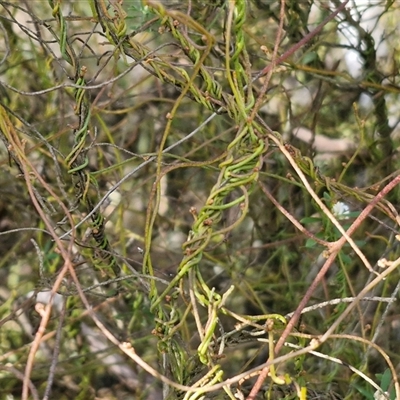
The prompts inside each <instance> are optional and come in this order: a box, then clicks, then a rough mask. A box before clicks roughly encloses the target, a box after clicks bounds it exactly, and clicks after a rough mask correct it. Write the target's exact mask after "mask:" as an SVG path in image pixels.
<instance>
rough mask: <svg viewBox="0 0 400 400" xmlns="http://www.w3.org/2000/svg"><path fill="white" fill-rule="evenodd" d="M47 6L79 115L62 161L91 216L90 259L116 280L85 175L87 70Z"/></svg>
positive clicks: (55, 4)
mask: <svg viewBox="0 0 400 400" xmlns="http://www.w3.org/2000/svg"><path fill="white" fill-rule="evenodd" d="M49 4H50V6H51V7H52V9H53V11H52V13H53V16H54V17H55V18H56V19H57V22H58V24H59V29H60V37H59V38H58V41H59V43H60V51H61V55H62V57H63V58H64V60H66V61H67V62H68V63H69V64H70V65H71V66H72V67H73V68H74V71H75V78H74V79H75V84H76V85H77V86H78V88H76V89H75V90H74V98H75V114H76V115H78V118H79V122H78V126H77V128H75V129H74V131H73V135H74V145H73V148H72V150H71V151H70V153H69V154H68V155H67V156H66V157H65V163H66V165H67V172H68V174H70V175H73V176H74V177H75V178H76V179H77V182H76V184H75V187H76V191H77V192H76V197H77V201H78V202H79V201H82V202H83V203H84V204H85V206H86V210H87V212H88V213H91V220H92V236H93V238H94V240H95V242H96V250H95V254H94V257H93V259H94V264H95V266H96V267H97V268H98V269H99V270H100V271H101V274H102V275H103V277H105V278H116V277H118V276H119V275H120V271H121V268H120V266H119V265H118V261H117V259H116V258H115V257H114V256H113V255H112V249H111V246H110V243H109V241H108V239H107V236H106V234H105V230H104V229H105V220H104V217H103V215H102V214H101V212H100V211H94V212H93V208H94V206H93V204H94V203H95V201H96V200H97V196H96V197H95V198H93V195H92V192H94V191H93V190H90V189H93V188H94V189H96V188H97V182H96V180H95V178H94V176H93V175H92V174H91V173H90V172H89V171H88V168H87V167H88V164H89V159H88V157H87V155H86V151H85V145H86V143H87V138H88V134H89V129H90V127H89V125H90V120H91V112H90V103H89V100H88V96H87V91H86V89H85V86H86V81H85V74H86V72H87V68H86V67H85V66H80V62H79V59H78V57H77V55H76V54H75V51H74V49H73V47H72V45H71V44H70V43H69V40H68V35H67V29H68V27H67V22H66V20H65V18H64V16H63V14H62V10H61V1H53V0H49ZM96 192H97V191H96Z"/></svg>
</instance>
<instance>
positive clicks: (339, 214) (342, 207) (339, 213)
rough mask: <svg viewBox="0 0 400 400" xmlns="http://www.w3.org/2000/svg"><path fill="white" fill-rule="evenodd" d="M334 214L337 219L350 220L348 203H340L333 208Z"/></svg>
mask: <svg viewBox="0 0 400 400" xmlns="http://www.w3.org/2000/svg"><path fill="white" fill-rule="evenodd" d="M332 213H333V215H334V216H335V217H336V218H337V219H347V218H349V214H350V208H349V206H348V205H347V204H346V203H343V202H341V201H338V202H337V203H335V204H334V205H333V207H332Z"/></svg>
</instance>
